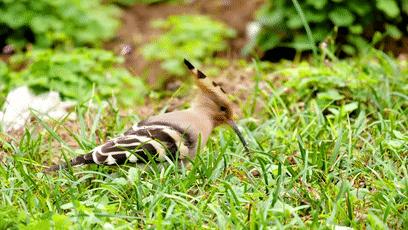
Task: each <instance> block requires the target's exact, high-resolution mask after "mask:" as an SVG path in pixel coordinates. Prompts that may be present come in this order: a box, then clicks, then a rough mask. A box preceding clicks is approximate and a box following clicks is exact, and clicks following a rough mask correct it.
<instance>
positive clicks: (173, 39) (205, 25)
mask: <svg viewBox="0 0 408 230" xmlns="http://www.w3.org/2000/svg"><path fill="white" fill-rule="evenodd" d="M153 26H155V27H157V28H160V29H163V30H164V31H165V32H164V33H163V34H162V35H160V36H159V37H158V38H157V39H155V40H153V41H152V42H150V43H149V44H147V45H145V46H144V47H143V48H142V54H143V56H144V57H145V58H146V59H148V60H158V61H161V67H162V68H163V69H164V70H166V71H167V72H169V73H170V74H173V75H178V76H181V75H184V74H185V73H186V68H185V67H184V64H183V59H184V58H187V59H189V60H191V61H193V62H200V61H203V60H204V59H205V58H208V57H211V56H212V55H213V54H214V53H215V52H217V51H222V50H225V49H226V48H227V42H226V39H227V38H233V37H234V36H235V31H234V30H233V29H231V28H228V27H227V26H226V25H224V24H223V23H221V22H218V21H215V20H212V19H211V18H209V17H207V16H201V15H176V16H170V17H168V18H167V19H166V20H157V21H155V22H154V24H153Z"/></svg>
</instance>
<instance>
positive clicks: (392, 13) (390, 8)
mask: <svg viewBox="0 0 408 230" xmlns="http://www.w3.org/2000/svg"><path fill="white" fill-rule="evenodd" d="M376 6H377V8H378V9H379V10H381V11H383V12H384V13H385V14H386V15H387V16H388V17H390V18H396V17H398V16H399V14H400V10H399V8H398V5H397V3H396V2H395V0H376Z"/></svg>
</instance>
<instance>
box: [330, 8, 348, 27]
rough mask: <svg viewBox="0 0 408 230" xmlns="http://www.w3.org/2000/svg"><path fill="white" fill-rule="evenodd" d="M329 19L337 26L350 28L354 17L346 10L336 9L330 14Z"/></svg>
mask: <svg viewBox="0 0 408 230" xmlns="http://www.w3.org/2000/svg"><path fill="white" fill-rule="evenodd" d="M329 18H330V20H331V21H332V22H333V24H334V25H336V26H350V25H351V24H352V23H353V21H354V15H353V14H352V13H351V12H350V11H349V10H348V9H346V8H336V9H334V10H333V11H331V12H330V13H329Z"/></svg>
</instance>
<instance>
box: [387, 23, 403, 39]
mask: <svg viewBox="0 0 408 230" xmlns="http://www.w3.org/2000/svg"><path fill="white" fill-rule="evenodd" d="M385 33H386V34H388V35H390V36H391V37H392V38H394V39H397V40H398V39H400V38H401V37H402V32H401V31H400V30H399V29H398V27H397V26H395V25H391V24H386V25H385Z"/></svg>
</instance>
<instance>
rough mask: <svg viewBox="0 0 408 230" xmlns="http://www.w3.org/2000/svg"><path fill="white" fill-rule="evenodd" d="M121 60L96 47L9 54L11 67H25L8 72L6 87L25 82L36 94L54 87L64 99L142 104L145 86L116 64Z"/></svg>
mask: <svg viewBox="0 0 408 230" xmlns="http://www.w3.org/2000/svg"><path fill="white" fill-rule="evenodd" d="M122 61H123V60H122V59H121V58H118V57H116V56H115V55H114V54H113V53H112V52H110V51H105V50H99V49H88V48H77V49H73V50H66V51H55V50H50V49H48V50H33V51H30V52H26V53H24V54H20V55H15V56H13V57H12V64H13V65H14V66H18V65H22V64H23V65H24V66H25V67H24V68H23V69H22V70H21V71H11V72H9V73H8V75H9V77H8V79H9V80H8V82H7V83H8V84H7V85H8V86H7V89H11V88H13V87H15V86H18V85H28V86H29V87H30V88H31V89H32V90H34V91H35V92H37V93H41V92H46V91H49V90H54V91H57V92H60V95H61V96H62V97H63V98H65V99H75V100H77V101H84V100H87V99H89V98H90V97H91V96H92V95H94V96H97V97H99V98H100V99H108V98H110V97H111V96H113V95H115V96H116V97H117V99H118V100H119V102H120V103H124V104H125V105H131V104H132V103H142V102H143V98H144V95H145V94H146V86H145V85H144V83H143V81H142V80H141V79H140V78H136V77H134V76H132V75H131V74H130V73H129V72H128V71H127V70H126V69H124V68H117V67H116V65H117V64H119V63H121V62H122ZM5 71H6V70H4V71H3V72H5ZM0 74H1V73H0ZM5 75H7V73H6V74H5ZM135 89H137V90H135Z"/></svg>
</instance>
